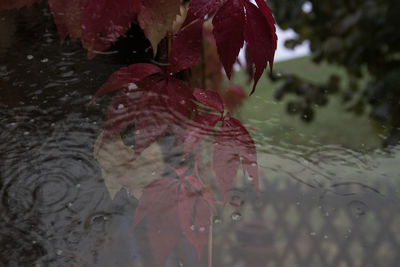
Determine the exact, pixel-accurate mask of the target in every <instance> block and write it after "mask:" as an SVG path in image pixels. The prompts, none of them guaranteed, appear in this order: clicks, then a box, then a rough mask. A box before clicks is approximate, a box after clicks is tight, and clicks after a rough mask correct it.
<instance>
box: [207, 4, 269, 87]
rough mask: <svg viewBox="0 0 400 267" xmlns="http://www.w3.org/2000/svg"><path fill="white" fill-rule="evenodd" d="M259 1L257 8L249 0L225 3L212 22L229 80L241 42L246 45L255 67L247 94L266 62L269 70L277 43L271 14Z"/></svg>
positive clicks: (220, 55)
mask: <svg viewBox="0 0 400 267" xmlns="http://www.w3.org/2000/svg"><path fill="white" fill-rule="evenodd" d="M261 2H263V1H262V0H259V1H257V3H258V5H259V8H258V7H257V6H255V5H254V4H252V3H251V2H250V1H248V0H228V1H226V2H225V3H224V4H223V6H222V7H221V8H220V9H219V10H218V11H217V13H216V14H215V16H214V19H213V25H214V30H213V33H214V36H215V40H216V44H217V48H218V54H219V57H220V59H221V62H222V64H223V66H224V69H225V72H226V74H227V76H228V78H230V77H231V73H232V67H233V64H234V63H235V62H236V59H237V56H238V54H239V51H240V49H241V48H242V47H243V45H244V41H246V43H247V46H248V48H249V52H250V54H251V58H252V60H253V62H254V65H255V68H256V71H255V73H254V85H253V89H252V91H251V93H250V94H252V93H253V92H254V90H255V88H256V86H257V83H258V80H259V79H260V77H261V74H262V73H263V71H264V69H265V68H266V66H267V64H268V62H269V64H270V66H271V68H272V63H273V60H274V55H275V50H276V42H277V37H276V34H275V25H274V23H275V21H274V19H273V17H272V13H271V11H270V9H269V8H268V6H266V4H265V3H264V4H262V3H261ZM271 71H272V69H271Z"/></svg>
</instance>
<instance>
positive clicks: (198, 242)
mask: <svg viewBox="0 0 400 267" xmlns="http://www.w3.org/2000/svg"><path fill="white" fill-rule="evenodd" d="M189 178H190V179H189ZM189 178H185V180H186V181H188V182H189V183H182V185H181V187H180V192H179V203H178V211H179V221H180V225H181V227H182V230H183V233H184V234H185V236H186V238H187V239H188V240H189V242H190V243H191V244H192V245H193V246H194V248H195V249H196V252H197V257H198V259H199V260H200V259H201V256H202V253H203V248H204V245H205V244H206V242H207V240H208V233H209V231H210V219H211V214H212V210H211V207H210V203H209V202H207V201H206V200H205V199H204V198H203V197H202V195H201V194H200V193H199V191H196V190H195V189H194V188H193V187H192V185H191V183H193V182H195V181H196V180H197V179H196V178H193V177H189ZM211 205H212V203H211Z"/></svg>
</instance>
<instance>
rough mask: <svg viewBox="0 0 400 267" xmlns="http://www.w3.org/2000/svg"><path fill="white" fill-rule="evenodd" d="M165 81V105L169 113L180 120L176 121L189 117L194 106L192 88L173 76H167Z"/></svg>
mask: <svg viewBox="0 0 400 267" xmlns="http://www.w3.org/2000/svg"><path fill="white" fill-rule="evenodd" d="M167 82H168V84H167V99H166V104H167V107H168V109H169V110H170V111H171V115H172V116H174V117H175V118H178V120H180V121H176V122H177V123H181V122H182V120H185V119H188V118H189V117H190V115H191V112H192V111H193V108H194V103H193V95H192V88H191V87H189V86H188V85H187V84H186V83H184V82H182V81H181V80H178V79H175V78H169V79H168V80H167Z"/></svg>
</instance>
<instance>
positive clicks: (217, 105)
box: [193, 89, 224, 114]
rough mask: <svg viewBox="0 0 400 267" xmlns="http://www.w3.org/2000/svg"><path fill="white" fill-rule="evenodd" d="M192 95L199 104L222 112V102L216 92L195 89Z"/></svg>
mask: <svg viewBox="0 0 400 267" xmlns="http://www.w3.org/2000/svg"><path fill="white" fill-rule="evenodd" d="M193 96H194V97H195V98H196V100H197V101H199V102H200V103H201V104H203V105H206V106H209V107H211V108H213V109H215V110H216V111H218V112H219V113H221V114H222V113H224V104H223V102H222V98H221V96H220V95H219V94H218V93H216V92H213V91H210V90H202V89H195V90H194V92H193Z"/></svg>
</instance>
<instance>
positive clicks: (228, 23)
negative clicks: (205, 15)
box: [213, 0, 245, 79]
mask: <svg viewBox="0 0 400 267" xmlns="http://www.w3.org/2000/svg"><path fill="white" fill-rule="evenodd" d="M244 24H245V14H244V9H243V4H242V0H228V1H226V2H225V3H224V5H223V6H222V7H221V8H220V9H219V10H218V11H217V13H216V14H215V16H214V18H213V25H214V29H213V33H214V36H215V41H216V43H217V49H218V54H219V57H220V59H221V62H222V65H223V66H224V69H225V72H226V74H227V76H228V78H229V79H230V77H231V73H232V66H233V64H234V63H235V62H236V58H237V56H238V54H239V51H240V49H241V48H242V46H243V42H244V35H243V32H244Z"/></svg>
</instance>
